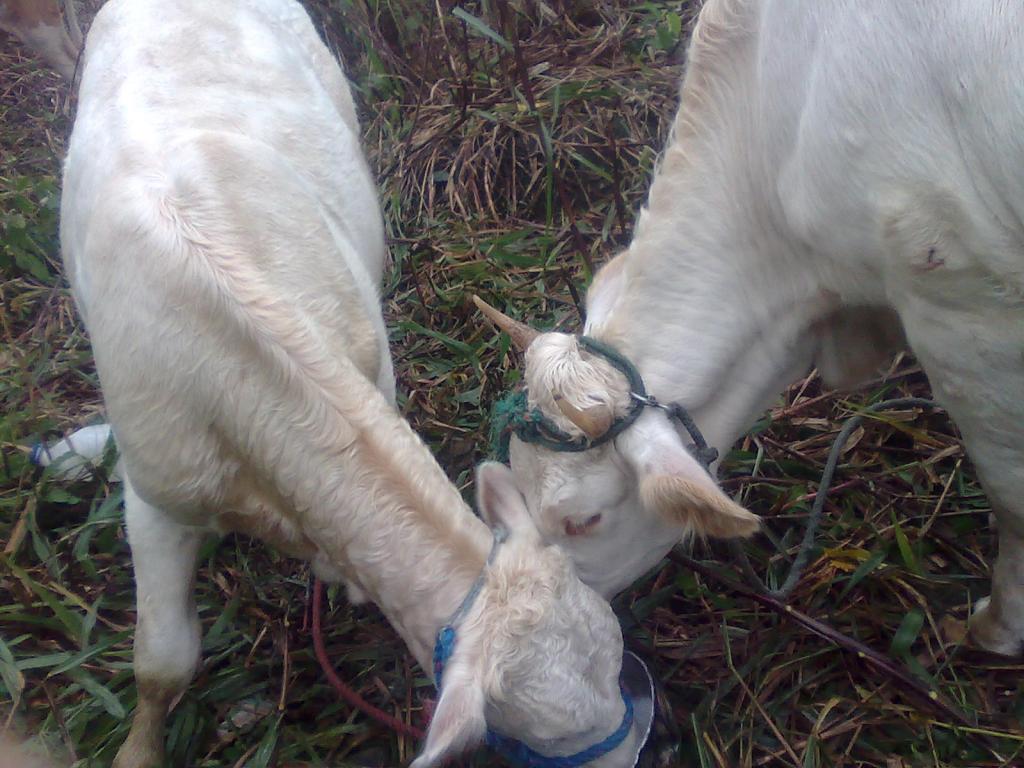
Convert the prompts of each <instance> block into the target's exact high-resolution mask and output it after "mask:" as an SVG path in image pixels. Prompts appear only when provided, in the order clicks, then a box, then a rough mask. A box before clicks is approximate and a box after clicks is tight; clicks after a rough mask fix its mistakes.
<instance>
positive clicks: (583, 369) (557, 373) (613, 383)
mask: <svg viewBox="0 0 1024 768" xmlns="http://www.w3.org/2000/svg"><path fill="white" fill-rule="evenodd" d="M526 386H527V390H528V391H529V393H530V404H531V405H534V406H536V407H538V408H540V409H541V411H542V412H543V413H544V415H545V416H547V417H548V418H549V419H551V420H552V421H554V423H555V424H556V425H558V427H559V428H560V429H562V430H564V431H566V432H568V433H569V434H570V435H583V434H584V433H583V430H581V429H580V428H579V427H578V426H577V425H576V424H574V423H573V422H572V421H570V420H569V419H568V418H567V417H566V416H565V414H564V413H563V409H562V408H560V407H559V405H558V401H559V400H564V401H565V402H566V403H568V404H569V405H570V406H571V407H572V408H575V409H577V410H580V411H590V412H591V413H600V412H602V411H603V412H604V415H605V416H606V417H608V419H609V420H611V419H615V418H618V417H620V416H623V415H625V414H626V413H627V412H628V410H629V407H630V400H629V382H628V381H626V378H625V376H623V375H622V372H621V371H619V370H618V369H617V368H615V366H613V365H612V364H611V363H609V362H608V361H607V360H605V359H604V358H603V357H601V356H600V355H593V354H590V353H589V352H585V351H583V350H581V349H580V346H579V342H578V340H577V337H576V336H572V335H570V334H566V333H544V334H541V335H540V336H538V337H537V338H536V340H535V341H534V342H533V344H531V345H530V348H529V349H528V350H527V352H526Z"/></svg>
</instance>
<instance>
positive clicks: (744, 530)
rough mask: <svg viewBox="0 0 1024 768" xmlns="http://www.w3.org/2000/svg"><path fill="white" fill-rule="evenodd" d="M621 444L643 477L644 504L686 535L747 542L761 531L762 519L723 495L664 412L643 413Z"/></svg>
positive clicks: (641, 484) (641, 491) (620, 439)
mask: <svg viewBox="0 0 1024 768" xmlns="http://www.w3.org/2000/svg"><path fill="white" fill-rule="evenodd" d="M616 446H617V447H618V449H619V452H620V453H621V454H622V456H623V458H625V459H626V461H627V463H628V464H629V465H630V466H631V467H632V469H633V471H634V472H635V473H636V475H637V479H638V481H639V484H640V500H641V502H642V503H643V504H644V506H645V507H646V508H648V509H650V510H653V511H655V512H657V513H658V514H659V515H660V516H661V517H663V518H664V519H666V520H667V521H668V522H670V523H673V524H675V525H678V526H679V527H680V528H682V529H683V531H682V535H684V536H685V535H690V534H695V535H697V536H701V537H708V536H710V537H712V538H718V539H733V538H745V537H747V536H751V535H752V534H754V533H756V532H757V530H758V529H759V528H760V526H761V519H760V518H759V517H758V516H757V515H755V514H753V513H752V512H749V511H747V510H746V509H744V508H743V507H741V506H740V505H739V504H737V503H736V502H734V501H733V500H732V499H730V498H729V497H728V496H726V495H725V493H723V492H722V489H721V488H720V487H719V486H718V483H716V482H715V480H714V478H712V477H711V475H709V474H708V473H707V471H706V470H705V469H704V467H702V466H701V465H700V463H699V462H698V461H697V460H696V459H695V458H693V456H691V455H690V452H689V451H687V450H686V447H685V446H684V445H683V442H682V440H681V439H680V437H679V434H678V433H677V432H676V431H675V429H674V428H673V427H672V425H671V424H670V423H669V421H668V419H667V418H666V417H665V415H664V414H662V413H660V412H652V411H648V412H647V413H645V414H643V415H642V416H641V417H640V419H638V420H637V422H636V424H634V425H633V426H632V427H631V428H630V429H628V430H626V431H625V432H624V433H623V434H622V435H621V436H620V437H619V438H618V439H617V440H616Z"/></svg>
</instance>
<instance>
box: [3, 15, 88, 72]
mask: <svg viewBox="0 0 1024 768" xmlns="http://www.w3.org/2000/svg"><path fill="white" fill-rule="evenodd" d="M62 6H63V8H64V15H63V16H62V15H61V8H62ZM0 29H2V30H4V31H5V32H9V33H10V34H12V35H14V36H15V37H16V38H18V39H19V40H21V41H22V42H23V43H25V45H27V46H28V47H29V48H31V49H32V50H34V51H35V52H36V53H38V54H39V55H40V56H42V57H43V58H44V59H45V60H46V62H47V63H48V64H49V65H50V66H51V67H53V68H54V69H55V70H57V71H58V72H60V73H61V74H62V75H63V76H64V77H66V78H67V79H68V80H71V79H72V78H73V77H74V76H75V64H76V63H77V61H78V54H79V52H80V51H81V50H82V30H81V28H80V27H79V26H78V17H77V15H76V14H75V3H74V0H63V2H62V0H0Z"/></svg>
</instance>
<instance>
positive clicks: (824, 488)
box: [730, 397, 939, 601]
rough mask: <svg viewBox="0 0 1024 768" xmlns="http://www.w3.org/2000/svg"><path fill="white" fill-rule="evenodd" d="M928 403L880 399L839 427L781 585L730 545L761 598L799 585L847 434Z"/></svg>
mask: <svg viewBox="0 0 1024 768" xmlns="http://www.w3.org/2000/svg"><path fill="white" fill-rule="evenodd" d="M938 407H939V406H938V404H936V403H935V402H934V401H932V400H926V399H924V398H922V397H899V398H895V399H893V400H883V401H882V402H879V403H874V404H873V405H869V406H867V407H866V408H864V409H863V410H862V411H861V412H860V413H858V414H857V415H855V416H851V417H850V418H849V419H847V420H846V423H845V424H843V428H842V429H841V430H840V431H839V436H838V437H837V438H836V439H835V442H834V443H832V449H831V450H830V451H829V454H828V460H827V461H826V462H825V470H824V471H823V472H822V473H821V482H819V483H818V490H817V492H816V493H815V496H814V504H813V505H812V506H811V512H810V514H809V515H808V516H807V528H806V529H805V530H804V537H803V541H802V542H801V543H800V548H799V550H797V554H796V557H795V558H794V559H793V563H792V565H790V567H789V573H787V574H786V578H785V580H784V581H783V582H782V586H781V587H779V588H778V589H770V588H769V587H768V585H767V584H765V583H764V581H763V580H762V579H761V577H760V576H758V575H757V572H756V571H755V570H754V567H753V566H752V565H751V564H750V558H748V557H747V553H746V551H745V550H744V549H743V546H742V545H741V544H739V543H738V542H731V543H730V549H731V550H732V554H733V556H734V557H735V558H736V560H737V562H738V563H739V565H740V568H741V569H742V571H743V575H744V576H745V577H746V579H747V581H748V582H749V584H750V586H751V587H752V588H753V589H754V591H756V592H759V593H761V594H763V595H767V596H768V597H770V598H772V599H774V600H782V601H785V600H786V598H788V597H789V595H790V593H791V592H792V591H793V590H794V589H795V588H796V585H797V584H799V583H800V577H801V576H802V575H803V572H804V569H805V568H806V567H807V564H808V563H809V562H810V559H811V552H812V551H813V550H814V542H815V539H816V538H817V535H818V528H819V527H820V525H821V515H822V512H823V511H824V509H825V501H826V499H827V498H828V491H829V488H830V487H831V486H832V479H833V477H834V476H835V473H836V467H837V466H838V465H839V458H840V457H841V456H842V454H843V447H844V446H845V445H846V441H847V440H849V439H850V435H851V434H853V431H854V430H855V429H856V428H857V427H858V426H859V425H860V423H861V422H862V421H863V420H864V418H865V417H867V416H870V415H872V414H875V413H879V412H880V411H891V410H895V409H897V408H929V409H935V408H938Z"/></svg>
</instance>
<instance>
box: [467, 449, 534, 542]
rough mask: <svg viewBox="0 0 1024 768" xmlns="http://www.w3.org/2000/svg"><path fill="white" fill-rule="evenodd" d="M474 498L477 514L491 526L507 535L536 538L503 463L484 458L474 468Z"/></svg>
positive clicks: (530, 520)
mask: <svg viewBox="0 0 1024 768" xmlns="http://www.w3.org/2000/svg"><path fill="white" fill-rule="evenodd" d="M476 499H477V508H478V509H479V510H480V516H481V517H482V518H483V519H484V522H485V523H487V525H488V526H489V527H490V528H491V529H497V528H503V529H505V531H506V532H507V533H508V534H509V535H514V536H529V537H532V538H535V539H539V538H540V533H538V531H537V526H536V525H534V522H533V518H531V517H530V511H529V510H528V509H527V508H526V500H525V499H524V498H523V494H521V493H520V492H519V489H518V488H517V487H516V483H515V479H514V477H513V475H512V470H511V469H509V468H508V467H506V466H505V465H504V464H499V463H498V462H496V461H487V462H484V463H483V464H481V465H480V466H479V467H477V470H476Z"/></svg>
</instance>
